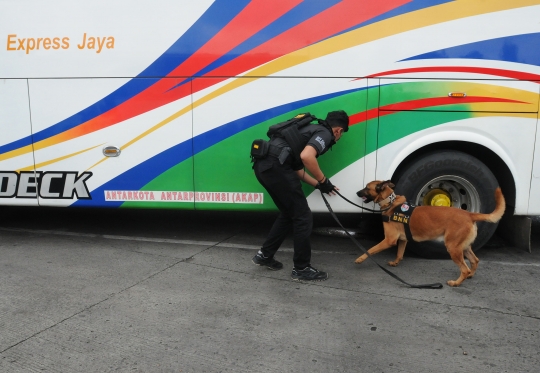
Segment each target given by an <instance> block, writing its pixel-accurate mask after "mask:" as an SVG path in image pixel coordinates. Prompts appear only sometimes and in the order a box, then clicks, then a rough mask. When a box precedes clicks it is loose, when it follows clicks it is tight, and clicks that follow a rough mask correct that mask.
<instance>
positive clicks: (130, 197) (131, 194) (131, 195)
mask: <svg viewBox="0 0 540 373" xmlns="http://www.w3.org/2000/svg"><path fill="white" fill-rule="evenodd" d="M128 199H129V200H130V201H131V200H132V199H133V193H132V192H128Z"/></svg>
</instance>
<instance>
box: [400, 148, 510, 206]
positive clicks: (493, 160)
mask: <svg viewBox="0 0 540 373" xmlns="http://www.w3.org/2000/svg"><path fill="white" fill-rule="evenodd" d="M444 150H454V151H460V152H462V153H466V154H468V155H471V156H473V157H475V158H477V159H478V160H479V161H481V162H482V163H484V164H485V165H486V167H488V168H489V169H490V171H491V172H492V173H493V175H494V176H495V178H496V179H497V181H498V183H499V186H500V187H501V189H502V191H503V194H504V197H505V199H506V204H507V205H509V206H512V207H515V201H516V185H515V179H514V175H513V174H512V171H511V170H510V168H509V167H508V165H507V164H506V162H504V160H503V159H502V158H501V157H500V156H499V155H497V154H496V153H495V152H494V151H493V150H491V149H490V148H488V147H486V146H484V145H480V144H477V143H472V142H467V141H441V142H435V143H431V144H428V145H425V146H422V147H420V148H418V149H416V150H414V151H413V152H411V153H410V154H409V155H408V156H406V157H405V158H404V159H403V160H402V161H401V162H400V163H399V165H398V166H397V168H396V169H395V171H394V173H393V175H392V177H391V180H392V181H393V182H395V183H396V182H397V181H398V180H399V178H400V177H401V175H402V173H403V171H404V170H405V169H406V168H407V167H408V166H409V165H410V164H411V163H412V162H414V161H415V160H416V159H418V158H420V157H422V156H424V155H426V154H428V153H433V152H435V151H444Z"/></svg>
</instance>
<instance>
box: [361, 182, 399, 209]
mask: <svg viewBox="0 0 540 373" xmlns="http://www.w3.org/2000/svg"><path fill="white" fill-rule="evenodd" d="M394 187H395V185H394V184H393V183H392V182H391V181H390V180H386V181H380V180H374V181H371V182H369V183H367V185H366V187H365V188H364V189H362V190H359V191H358V192H356V195H357V196H358V197H360V198H362V200H363V201H364V203H369V202H372V201H374V202H379V201H382V200H383V199H385V198H386V197H388V196H389V195H390V194H392V193H393V192H394V189H393V188H394Z"/></svg>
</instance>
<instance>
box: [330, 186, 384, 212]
mask: <svg viewBox="0 0 540 373" xmlns="http://www.w3.org/2000/svg"><path fill="white" fill-rule="evenodd" d="M334 192H336V193H337V195H338V196H340V197H341V198H343V199H344V200H345V201H347V202H349V203H350V204H351V205H354V206H356V207H360V208H361V209H363V210H367V211H371V212H378V213H382V212H385V211H386V210H389V209H390V208H392V205H390V206H388V207H387V208H385V209H383V210H372V209H368V208H367V207H364V206H360V205H357V204H356V203H354V202H353V201H351V200H348V199H347V198H345V196H343V195H342V194H341V193H340V192H338V191H337V190H335V189H334ZM321 193H322V192H321ZM323 198H324V196H323ZM325 201H326V200H325Z"/></svg>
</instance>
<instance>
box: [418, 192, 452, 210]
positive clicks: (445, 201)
mask: <svg viewBox="0 0 540 373" xmlns="http://www.w3.org/2000/svg"><path fill="white" fill-rule="evenodd" d="M423 202H424V203H423V205H424V206H445V207H450V206H452V198H451V196H450V194H449V193H448V192H446V191H444V190H442V189H433V190H432V191H430V192H429V193H428V194H426V195H425V196H424V201H423Z"/></svg>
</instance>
